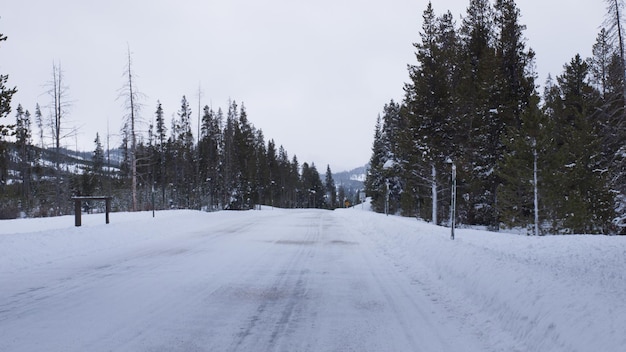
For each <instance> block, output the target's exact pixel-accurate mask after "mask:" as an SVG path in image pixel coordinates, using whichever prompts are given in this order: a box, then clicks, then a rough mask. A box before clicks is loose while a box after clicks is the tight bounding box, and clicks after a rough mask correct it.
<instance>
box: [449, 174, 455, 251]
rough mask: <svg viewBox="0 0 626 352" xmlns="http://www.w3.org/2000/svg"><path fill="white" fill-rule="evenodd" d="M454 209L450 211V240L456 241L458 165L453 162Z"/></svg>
mask: <svg viewBox="0 0 626 352" xmlns="http://www.w3.org/2000/svg"><path fill="white" fill-rule="evenodd" d="M451 203H452V205H451V207H452V209H450V214H451V217H452V218H451V225H452V226H451V234H450V238H451V239H454V227H455V225H456V165H455V164H454V162H452V201H451Z"/></svg>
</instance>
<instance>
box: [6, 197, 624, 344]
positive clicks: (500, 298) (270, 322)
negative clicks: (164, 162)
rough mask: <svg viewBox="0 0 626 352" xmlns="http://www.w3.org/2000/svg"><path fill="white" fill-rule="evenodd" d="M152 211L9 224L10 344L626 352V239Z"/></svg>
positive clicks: (353, 215) (308, 216) (359, 217)
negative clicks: (107, 220)
mask: <svg viewBox="0 0 626 352" xmlns="http://www.w3.org/2000/svg"><path fill="white" fill-rule="evenodd" d="M149 216H150V215H149V214H148V213H138V214H137V213H136V214H112V216H111V222H112V223H111V224H110V225H103V224H101V222H103V219H101V217H103V215H93V216H85V217H84V221H83V223H84V224H85V225H84V226H83V227H81V228H74V227H72V226H71V225H72V224H73V220H72V218H71V217H65V218H59V219H49V220H48V221H41V220H15V221H8V222H5V223H3V224H4V225H6V226H3V227H2V228H1V229H0V351H548V350H550V351H592V350H606V351H610V350H618V349H619V348H620V347H623V346H626V329H625V326H626V306H625V303H624V302H626V294H625V288H626V287H625V284H624V269H625V266H626V265H625V264H624V261H625V260H626V259H625V258H626V256H625V255H626V241H624V240H623V239H621V238H617V237H613V238H608V237H591V236H572V237H569V238H564V237H558V238H557V237H554V238H542V239H536V238H528V237H520V236H513V235H496V234H489V233H482V232H476V231H469V230H466V231H459V232H458V235H457V236H458V237H459V240H458V241H450V240H449V239H448V230H447V229H445V228H440V227H436V226H431V225H428V224H424V223H418V222H416V221H415V219H402V218H397V217H384V216H380V215H379V214H373V213H370V212H364V211H358V210H354V209H349V210H341V211H334V212H330V211H321V210H278V209H276V210H271V209H267V210H263V211H248V212H219V213H212V214H207V213H201V212H193V211H170V212H160V213H158V214H157V217H156V218H155V219H152V218H151V217H149ZM38 221H39V222H38ZM562 239H564V240H562ZM589 253H591V254H589Z"/></svg>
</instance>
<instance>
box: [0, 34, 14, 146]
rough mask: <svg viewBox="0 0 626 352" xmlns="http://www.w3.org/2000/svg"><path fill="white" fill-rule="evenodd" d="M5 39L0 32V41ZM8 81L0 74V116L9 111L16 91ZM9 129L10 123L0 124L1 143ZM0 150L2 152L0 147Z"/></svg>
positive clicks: (9, 131)
mask: <svg viewBox="0 0 626 352" xmlns="http://www.w3.org/2000/svg"><path fill="white" fill-rule="evenodd" d="M5 40H7V36H5V35H3V34H2V33H0V43H2V42H3V41H5ZM8 81H9V75H2V74H0V118H3V117H6V116H8V115H9V114H10V113H11V98H12V97H13V95H14V94H15V93H17V88H15V87H14V88H8V87H7V86H6V84H7V83H8ZM11 130H12V127H11V125H4V124H0V143H2V141H3V137H6V136H7V135H9V134H10V133H11ZM0 148H1V145H0ZM0 152H2V150H1V149H0Z"/></svg>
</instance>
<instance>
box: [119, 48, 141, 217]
mask: <svg viewBox="0 0 626 352" xmlns="http://www.w3.org/2000/svg"><path fill="white" fill-rule="evenodd" d="M124 75H125V76H126V79H127V80H126V84H125V87H124V88H123V90H122V92H121V94H120V96H124V98H125V101H126V109H127V110H128V115H127V116H126V119H127V120H126V125H125V127H126V128H127V129H128V134H129V137H130V155H129V156H130V160H129V161H130V178H131V181H130V182H131V186H130V187H131V197H132V199H131V211H137V129H136V127H137V123H138V118H139V108H140V104H139V102H138V100H139V93H138V92H137V90H136V87H135V86H134V84H133V83H134V82H133V70H132V57H131V54H130V47H128V65H127V67H126V70H125V73H124Z"/></svg>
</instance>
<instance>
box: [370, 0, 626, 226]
mask: <svg viewBox="0 0 626 352" xmlns="http://www.w3.org/2000/svg"><path fill="white" fill-rule="evenodd" d="M606 3H607V5H608V14H607V18H608V20H607V23H606V28H604V29H602V30H601V31H600V32H599V33H598V36H597V41H596V43H589V44H590V45H593V56H592V57H590V58H583V57H581V56H580V55H576V56H574V57H573V58H571V60H570V61H569V62H567V63H565V65H564V66H563V72H562V73H561V74H559V75H558V76H557V77H556V78H553V77H548V78H547V80H546V81H545V83H544V84H543V91H540V89H539V86H538V84H537V79H538V77H537V74H536V72H535V66H534V64H535V53H534V52H533V50H532V49H530V48H528V47H527V45H526V39H525V37H524V30H525V26H524V25H523V24H522V23H520V16H521V11H520V9H519V8H518V7H517V5H516V3H515V1H514V0H496V1H494V2H493V3H492V2H490V1H489V0H471V1H470V2H469V5H468V7H467V13H466V14H465V15H464V16H463V17H462V19H461V20H460V22H459V23H457V22H456V21H455V20H454V18H455V17H454V16H453V14H452V13H450V12H444V13H442V14H437V12H436V11H435V9H434V7H433V5H432V3H429V4H428V6H427V8H426V9H425V10H424V12H423V25H422V29H421V31H420V33H419V41H418V42H417V43H415V44H414V47H415V58H416V63H415V64H413V65H410V66H409V77H410V80H409V83H408V84H406V85H405V88H404V89H405V96H404V99H403V101H401V102H395V101H390V102H389V103H388V104H387V105H385V107H384V109H383V112H382V115H381V116H380V117H379V119H378V123H377V125H376V127H375V133H374V144H373V153H372V156H371V160H370V171H369V173H368V177H367V181H366V190H367V193H368V195H369V196H371V197H372V205H373V208H374V210H376V211H378V212H384V211H388V212H391V213H399V214H402V215H405V216H415V217H418V218H422V219H426V220H429V221H432V222H435V223H439V224H449V223H450V220H451V219H450V214H451V212H450V204H451V197H452V191H451V178H452V176H451V173H452V168H453V167H454V168H455V171H456V184H457V188H456V194H457V200H456V204H457V207H456V216H455V220H456V222H457V223H460V224H465V225H481V226H486V227H488V228H490V229H492V230H499V229H501V228H517V229H521V230H522V231H526V232H527V233H528V234H535V235H539V234H545V233H559V234H566V233H578V234H581V233H589V234H592V233H602V234H611V233H619V232H623V231H624V227H625V226H626V223H625V217H626V198H625V197H626V177H625V176H626V169H625V162H626V145H625V144H624V143H625V141H626V126H625V125H624V122H625V119H624V114H625V112H624V106H625V100H624V99H625V96H624V91H625V89H626V86H625V80H624V73H625V70H624V49H623V47H624V46H623V43H622V39H621V38H622V31H621V20H622V19H621V13H620V11H621V9H622V8H623V3H622V2H621V1H616V0H607V1H606ZM555 40H558V38H555Z"/></svg>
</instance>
